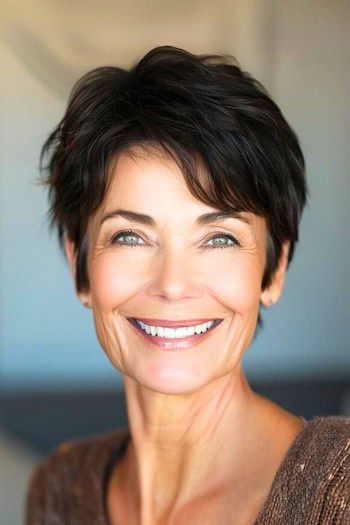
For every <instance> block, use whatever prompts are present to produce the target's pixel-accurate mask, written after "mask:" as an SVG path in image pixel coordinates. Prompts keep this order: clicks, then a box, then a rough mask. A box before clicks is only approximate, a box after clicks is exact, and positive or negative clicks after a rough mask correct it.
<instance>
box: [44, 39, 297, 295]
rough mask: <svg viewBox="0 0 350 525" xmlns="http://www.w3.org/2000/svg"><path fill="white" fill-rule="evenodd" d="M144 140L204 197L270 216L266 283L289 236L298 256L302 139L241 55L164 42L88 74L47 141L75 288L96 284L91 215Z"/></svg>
mask: <svg viewBox="0 0 350 525" xmlns="http://www.w3.org/2000/svg"><path fill="white" fill-rule="evenodd" d="M140 145H141V146H143V147H145V148H147V147H148V146H149V145H151V146H152V145H156V146H160V147H161V148H163V149H164V150H165V152H166V153H167V154H169V155H170V156H171V157H172V158H173V159H174V160H175V161H176V162H177V164H178V165H179V167H180V169H181V170H182V173H183V175H184V179H185V182H186V184H187V186H188V189H189V191H190V192H191V194H192V195H194V196H195V197H196V198H197V199H199V200H200V201H202V202H203V203H205V204H207V205H209V206H212V207H214V208H216V209H218V210H222V211H229V212H231V211H234V212H239V211H250V212H253V213H254V214H257V215H259V216H261V217H264V218H265V219H266V224H267V231H268V240H267V247H266V249H267V258H266V261H267V262H266V268H265V271H264V275H263V279H262V289H265V288H266V287H268V285H269V284H270V282H271V278H272V276H273V273H274V270H275V269H276V268H277V265H278V262H279V258H280V256H281V251H282V245H283V242H284V241H290V250H289V261H288V262H290V261H291V259H292V256H293V252H294V246H295V242H296V241H297V239H298V228H299V221H300V217H301V213H302V210H303V208H304V205H305V202H306V196H307V185H306V179H305V162H304V158H303V154H302V151H301V149H300V145H299V141H298V138H297V136H296V135H295V133H294V131H293V130H292V129H291V127H290V126H289V125H288V123H287V122H286V120H285V118H284V117H283V115H282V113H281V111H280V109H279V108H278V106H277V105H276V104H275V103H274V102H273V101H272V100H271V98H270V97H269V95H268V93H267V92H266V90H265V89H264V87H263V86H262V85H261V84H260V83H259V82H258V81H257V80H255V79H254V78H253V77H251V76H250V75H249V74H248V73H246V72H243V71H242V70H241V69H240V67H239V66H238V64H237V62H236V60H235V59H234V58H233V57H230V56H227V55H194V54H192V53H189V52H187V51H185V50H182V49H179V48H176V47H171V46H161V47H156V48H155V49H153V50H151V51H150V52H148V53H147V54H146V55H145V56H144V57H143V58H142V59H141V60H140V61H139V62H138V63H136V64H135V65H134V66H133V67H132V68H131V69H130V70H126V69H122V68H119V67H112V66H110V67H99V68H97V69H94V70H92V71H90V72H89V73H87V74H86V75H84V76H83V77H82V78H81V79H80V80H79V81H78V82H77V84H76V85H75V86H74V88H73V90H72V93H71V96H70V98H69V102H68V107H67V110H66V113H65V115H64V117H63V118H62V120H61V121H60V123H59V124H58V125H57V127H56V128H55V129H54V131H53V132H52V133H51V135H50V136H49V137H48V139H47V141H46V142H45V144H44V146H43V148H42V152H41V169H42V171H43V173H45V177H44V179H43V182H44V184H47V185H48V187H49V199H50V204H51V207H50V209H49V212H48V213H49V216H50V225H51V228H52V227H54V226H55V227H57V229H58V237H59V241H60V244H61V247H63V246H64V241H65V238H66V237H68V238H69V239H70V240H72V241H73V242H74V246H75V256H76V289H77V291H87V290H88V289H89V276H88V271H87V253H88V238H87V226H88V220H89V217H90V216H91V215H92V214H93V213H94V212H95V211H96V209H97V208H98V207H99V206H100V205H101V203H102V201H103V198H104V196H105V194H106V191H107V188H108V183H109V181H110V180H111V172H112V170H111V167H112V164H113V163H114V162H115V160H116V159H117V158H118V155H120V154H121V153H122V152H126V151H129V152H132V148H133V147H135V146H140ZM46 157H49V158H48V163H47V165H45V166H44V159H45V158H46ZM199 165H200V166H201V167H202V168H203V167H204V173H205V174H206V178H205V181H203V177H200V171H201V172H202V173H203V169H202V170H200V169H199Z"/></svg>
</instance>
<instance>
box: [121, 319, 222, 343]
mask: <svg viewBox="0 0 350 525" xmlns="http://www.w3.org/2000/svg"><path fill="white" fill-rule="evenodd" d="M128 321H129V322H130V323H131V325H132V326H133V327H134V329H135V331H136V333H137V334H139V335H141V336H142V337H143V338H144V339H146V341H149V342H150V343H151V344H153V345H155V346H158V347H159V348H162V350H186V349H188V348H192V346H195V345H197V344H198V343H200V342H201V341H203V339H205V338H206V337H208V336H209V335H210V334H211V333H212V332H213V331H214V330H215V328H216V327H217V326H219V324H220V323H221V321H222V319H218V320H217V321H215V322H214V324H213V326H212V327H211V328H209V330H207V331H206V332H203V333H201V334H193V335H189V336H187V337H181V338H179V339H177V338H176V339H175V338H174V339H169V338H165V337H159V336H157V335H149V334H148V333H147V332H145V331H144V330H142V328H140V327H139V326H138V324H136V323H135V321H132V320H131V319H128Z"/></svg>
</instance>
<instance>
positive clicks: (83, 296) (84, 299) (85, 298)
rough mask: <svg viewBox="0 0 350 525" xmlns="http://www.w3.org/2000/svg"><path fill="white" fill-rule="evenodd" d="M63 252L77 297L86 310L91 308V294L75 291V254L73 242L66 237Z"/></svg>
mask: <svg viewBox="0 0 350 525" xmlns="http://www.w3.org/2000/svg"><path fill="white" fill-rule="evenodd" d="M64 250H65V252H66V256H67V260H68V263H69V266H70V269H71V272H72V275H73V279H74V285H75V291H76V294H77V297H78V299H79V301H80V302H81V304H82V305H83V306H86V308H92V301H91V294H90V292H85V291H84V292H78V291H77V267H76V253H75V245H74V242H73V241H72V240H71V239H69V238H68V237H67V238H66V240H65V243H64Z"/></svg>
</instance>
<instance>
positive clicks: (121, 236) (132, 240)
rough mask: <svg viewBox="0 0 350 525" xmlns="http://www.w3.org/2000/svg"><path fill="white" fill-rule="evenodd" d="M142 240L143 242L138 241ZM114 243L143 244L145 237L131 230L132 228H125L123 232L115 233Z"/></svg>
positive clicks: (112, 241) (132, 245)
mask: <svg viewBox="0 0 350 525" xmlns="http://www.w3.org/2000/svg"><path fill="white" fill-rule="evenodd" d="M138 239H139V240H141V241H142V243H140V242H137V240H138ZM111 243H112V244H121V245H124V246H131V247H134V246H141V245H142V244H143V239H141V237H140V236H139V235H137V233H135V232H133V231H131V230H125V231H122V232H118V233H116V234H115V235H113V237H112V239H111Z"/></svg>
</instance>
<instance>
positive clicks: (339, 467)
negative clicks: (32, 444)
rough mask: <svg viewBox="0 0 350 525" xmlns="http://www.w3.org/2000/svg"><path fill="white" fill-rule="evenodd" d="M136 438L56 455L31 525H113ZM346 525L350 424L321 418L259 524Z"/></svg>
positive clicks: (120, 433) (87, 444) (36, 491)
mask: <svg viewBox="0 0 350 525" xmlns="http://www.w3.org/2000/svg"><path fill="white" fill-rule="evenodd" d="M130 437H131V436H130V432H129V430H128V429H121V430H116V431H114V432H110V433H108V434H104V435H101V436H98V437H93V438H87V439H82V440H77V441H72V442H69V443H65V444H63V445H61V446H60V447H59V448H58V449H56V450H55V451H54V452H53V453H52V454H51V455H50V456H49V457H48V458H47V459H46V460H45V461H44V462H42V463H41V464H40V465H39V466H38V467H37V469H36V470H35V472H34V474H33V475H32V478H31V480H30V483H29V486H28V491H27V502H26V521H25V523H26V525H110V522H109V520H108V516H107V512H106V502H105V494H106V488H107V483H108V479H109V476H110V474H111V471H112V468H113V466H114V465H115V463H116V462H117V461H118V459H119V458H120V457H121V456H122V455H123V452H124V451H125V449H126V446H127V444H128V442H129V440H130ZM232 523H234V517H233V518H232ZM338 524H339V525H340V524H341V525H350V418H344V417H338V416H328V417H315V418H313V419H312V420H310V421H307V422H306V421H305V424H304V427H303V428H302V429H301V430H300V431H299V433H298V434H297V436H296V437H295V439H294V441H293V443H292V444H291V446H290V447H289V449H288V451H287V453H286V455H285V457H284V459H283V461H282V463H281V465H280V467H279V469H278V471H277V473H276V476H275V478H274V480H273V483H272V485H271V488H270V492H269V495H268V497H267V499H266V501H265V503H264V504H263V506H262V507H261V509H260V512H259V515H258V517H257V520H256V522H255V525H338Z"/></svg>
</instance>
